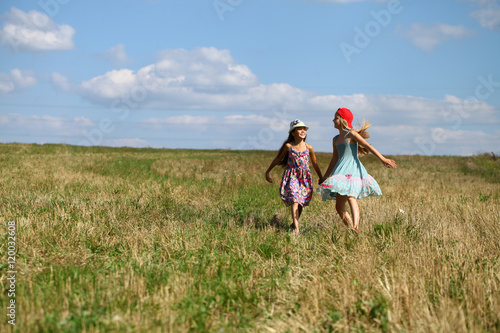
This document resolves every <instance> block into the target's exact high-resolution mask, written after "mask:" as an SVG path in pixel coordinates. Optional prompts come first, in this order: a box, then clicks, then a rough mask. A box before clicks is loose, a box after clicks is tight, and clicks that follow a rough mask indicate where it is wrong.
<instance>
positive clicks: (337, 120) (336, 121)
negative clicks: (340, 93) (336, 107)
mask: <svg viewBox="0 0 500 333" xmlns="http://www.w3.org/2000/svg"><path fill="white" fill-rule="evenodd" d="M333 125H334V126H335V128H336V129H338V130H340V129H341V127H342V123H341V122H340V116H339V114H338V113H335V117H334V118H333Z"/></svg>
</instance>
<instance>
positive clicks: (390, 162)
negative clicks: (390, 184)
mask: <svg viewBox="0 0 500 333" xmlns="http://www.w3.org/2000/svg"><path fill="white" fill-rule="evenodd" d="M349 136H351V137H352V139H353V140H356V141H357V142H358V143H359V144H361V145H362V146H363V147H365V148H366V149H368V150H369V151H370V152H371V153H372V154H373V155H375V156H377V157H378V159H379V160H380V161H381V162H382V163H383V164H384V165H385V166H386V167H388V168H397V165H396V162H394V161H393V160H390V159H388V158H385V157H384V156H383V155H382V154H381V153H379V152H378V150H377V149H375V148H374V147H372V146H371V145H370V144H369V143H368V141H366V140H365V139H364V138H363V137H362V136H361V135H359V134H358V133H357V132H355V131H351V132H349Z"/></svg>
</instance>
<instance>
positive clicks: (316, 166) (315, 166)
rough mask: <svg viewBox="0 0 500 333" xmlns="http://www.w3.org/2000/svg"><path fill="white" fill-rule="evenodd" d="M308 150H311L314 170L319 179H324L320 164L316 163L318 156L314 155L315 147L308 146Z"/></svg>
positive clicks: (310, 154)
mask: <svg viewBox="0 0 500 333" xmlns="http://www.w3.org/2000/svg"><path fill="white" fill-rule="evenodd" d="M307 149H309V156H310V157H311V164H312V166H313V168H314V170H316V173H317V174H318V179H321V178H323V176H322V175H321V170H320V168H319V166H318V162H317V161H316V155H315V154H314V149H313V147H312V146H311V145H310V144H308V145H307Z"/></svg>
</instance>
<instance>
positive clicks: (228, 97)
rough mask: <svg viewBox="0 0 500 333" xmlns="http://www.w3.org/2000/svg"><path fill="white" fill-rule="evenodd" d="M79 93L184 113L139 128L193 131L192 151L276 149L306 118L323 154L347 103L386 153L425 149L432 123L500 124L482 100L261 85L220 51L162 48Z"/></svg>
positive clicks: (108, 102) (461, 126)
mask: <svg viewBox="0 0 500 333" xmlns="http://www.w3.org/2000/svg"><path fill="white" fill-rule="evenodd" d="M76 91H78V92H79V93H81V94H82V96H84V97H86V98H88V99H89V100H91V101H93V102H95V103H98V104H101V105H104V106H108V107H113V105H114V102H116V101H119V104H120V107H125V108H129V110H131V111H132V110H134V109H137V110H139V109H148V108H155V109H158V110H166V111H169V112H176V113H179V112H181V111H182V112H183V113H184V114H183V115H175V116H168V117H156V118H147V119H144V120H143V121H142V122H141V123H140V126H139V127H140V128H141V130H142V131H148V133H150V132H154V131H165V130H166V131H167V132H166V133H173V132H175V133H176V135H180V136H184V135H189V137H186V140H187V141H186V142H187V143H186V147H191V148H192V147H194V146H189V145H192V144H193V142H195V141H196V142H199V140H203V142H204V143H203V144H206V145H209V144H210V142H212V143H214V144H215V142H217V143H218V144H221V146H219V148H220V147H223V148H225V147H232V148H233V149H241V148H243V149H273V148H274V147H275V146H277V145H279V144H280V143H281V142H282V141H283V140H284V139H285V138H286V133H287V126H288V124H289V122H290V121H291V120H293V119H295V118H301V119H303V120H304V121H306V123H307V124H308V125H309V126H310V127H311V131H310V133H309V136H308V138H309V139H310V140H314V142H317V144H318V149H319V151H329V150H331V137H332V135H333V134H334V133H333V127H332V125H331V119H332V117H333V114H334V112H335V110H336V109H337V108H338V107H348V108H350V109H351V110H352V111H353V113H354V116H355V122H357V121H361V120H362V119H363V118H367V119H368V120H370V121H371V122H372V123H373V124H374V127H373V133H375V134H377V133H378V134H377V135H376V138H374V141H373V142H380V143H382V144H383V145H384V147H390V148H389V149H388V153H411V152H412V151H414V150H416V149H418V150H419V151H422V150H425V149H424V148H422V147H426V146H425V145H424V146H419V144H420V145H422V143H421V142H420V143H419V142H415V141H414V140H413V138H414V137H420V138H424V137H425V136H426V135H427V136H430V135H432V130H433V129H434V128H444V129H448V130H452V131H460V130H461V131H470V129H471V128H473V127H474V126H476V127H480V126H490V127H491V126H492V124H499V123H500V119H499V110H498V109H497V108H494V107H492V106H490V105H489V104H488V103H486V102H485V101H481V100H479V99H474V100H473V101H472V102H471V101H469V100H464V99H462V98H459V97H457V96H452V95H446V96H444V97H443V98H442V99H439V100H436V99H428V98H422V97H415V96H402V95H366V94H353V95H320V94H318V93H314V92H309V91H304V90H301V89H298V88H295V87H292V86H290V85H288V84H281V83H276V84H268V85H264V84H262V83H260V82H259V80H258V78H257V77H256V75H255V74H253V73H252V72H251V71H250V69H249V68H248V67H246V66H244V65H241V64H238V63H237V62H236V60H235V59H233V58H232V57H231V55H230V53H229V52H228V51H226V50H217V49H215V48H199V49H195V50H193V51H187V50H167V51H163V52H161V53H160V58H159V60H158V62H156V63H155V64H151V65H149V66H145V67H143V68H141V69H139V70H137V71H133V70H130V69H121V70H115V71H110V72H107V73H105V74H103V75H101V76H98V77H95V78H93V79H90V80H88V81H86V82H83V83H82V84H81V85H80V86H79V89H78V90H76ZM472 93H474V91H471V94H472ZM190 110H201V111H211V110H217V111H224V113H226V114H230V115H225V116H219V115H217V114H213V113H212V114H211V115H210V116H207V115H206V113H203V114H200V115H197V114H194V115H193V114H189V113H190V112H189V111H190ZM472 115H473V116H472ZM170 129H171V130H170ZM381 129H387V132H383V131H382V132H381ZM384 133H385V134H384ZM165 135H167V136H168V134H158V135H157V137H162V136H163V137H164V136H165ZM139 137H141V136H139ZM450 137H451V136H450ZM201 138H203V139H201ZM461 138H462V137H461ZM178 140H180V141H177V142H182V139H178ZM155 143H156V144H158V140H157V141H156V142H155ZM424 144H425V142H424ZM432 144H434V145H437V146H439V147H438V148H436V149H434V150H433V151H432V153H435V154H439V153H442V151H444V153H447V154H448V153H449V154H453V152H457V154H458V153H460V154H461V150H460V149H459V145H460V143H459V142H454V143H452V145H454V147H455V148H453V149H448V147H445V148H443V147H441V146H442V145H443V144H441V143H435V142H433V143H432ZM445 146H446V145H445ZM178 147H179V146H177V148H178ZM171 148H176V147H171ZM204 148H218V147H215V146H204ZM315 148H316V147H315ZM423 153H425V152H423Z"/></svg>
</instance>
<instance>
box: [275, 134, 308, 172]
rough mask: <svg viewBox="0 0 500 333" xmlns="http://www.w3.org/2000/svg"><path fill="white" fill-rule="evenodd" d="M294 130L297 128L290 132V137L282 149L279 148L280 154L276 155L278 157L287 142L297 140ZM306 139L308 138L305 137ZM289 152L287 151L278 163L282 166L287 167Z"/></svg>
mask: <svg viewBox="0 0 500 333" xmlns="http://www.w3.org/2000/svg"><path fill="white" fill-rule="evenodd" d="M294 131H295V128H294V129H293V131H291V132H290V134H288V138H287V139H286V140H285V141H284V142H283V144H282V145H281V148H280V150H278V154H277V155H276V157H278V156H279V155H280V153H281V150H282V149H283V147H285V145H286V144H287V143H290V142H294V141H295V138H294V137H293V134H292V133H293V132H294ZM306 138H307V137H306ZM304 141H306V140H305V139H304ZM289 153H290V152H289V151H287V152H286V154H285V155H284V156H283V158H282V159H281V160H280V161H279V163H278V165H281V166H282V167H286V166H287V164H288V154H289Z"/></svg>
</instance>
